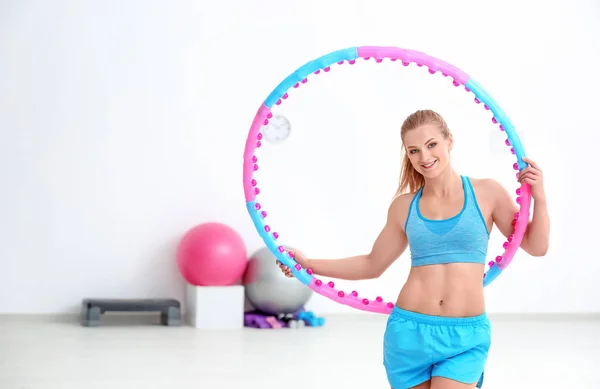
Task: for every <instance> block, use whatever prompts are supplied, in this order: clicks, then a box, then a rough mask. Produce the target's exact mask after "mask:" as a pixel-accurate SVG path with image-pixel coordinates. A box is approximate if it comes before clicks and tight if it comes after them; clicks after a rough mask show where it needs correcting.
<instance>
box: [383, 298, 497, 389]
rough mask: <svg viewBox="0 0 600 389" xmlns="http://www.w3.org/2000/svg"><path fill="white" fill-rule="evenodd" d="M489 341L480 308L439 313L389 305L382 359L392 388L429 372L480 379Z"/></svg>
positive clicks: (415, 382)
mask: <svg viewBox="0 0 600 389" xmlns="http://www.w3.org/2000/svg"><path fill="white" fill-rule="evenodd" d="M490 345H491V326H490V322H489V319H488V317H487V315H486V314H485V313H483V314H481V315H479V316H473V317H443V316H432V315H426V314H422V313H417V312H411V311H406V310H404V309H401V308H399V307H397V306H396V307H394V309H392V312H391V314H390V316H389V318H388V321H387V325H386V330H385V335H384V341H383V365H384V366H385V370H386V374H387V378H388V381H389V383H390V385H391V387H392V388H393V389H407V388H412V387H413V386H416V385H418V384H420V383H423V382H425V381H428V380H430V379H431V377H434V376H440V377H446V378H449V379H452V380H455V381H459V382H462V383H465V384H473V383H474V382H477V387H478V388H481V386H482V384H483V371H484V368H485V363H486V360H487V356H488V351H489V349H490Z"/></svg>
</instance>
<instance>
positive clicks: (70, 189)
mask: <svg viewBox="0 0 600 389" xmlns="http://www.w3.org/2000/svg"><path fill="white" fill-rule="evenodd" d="M569 3H570V4H569ZM206 4H209V5H204V2H200V1H198V2H191V1H176V2H175V1H173V2H166V1H162V2H161V1H104V2H91V1H85V2H84V1H82V2H69V1H55V2H44V1H33V0H30V1H19V2H17V1H13V2H4V3H2V5H1V6H0V7H1V8H0V34H1V35H0V99H1V100H0V131H1V135H2V140H1V142H0V158H1V160H0V166H1V168H0V169H1V170H0V171H1V176H0V181H1V182H2V191H1V192H0V215H2V216H1V220H2V223H1V224H0V228H1V230H0V239H1V244H0V261H1V267H0V312H4V313H7V312H62V311H72V312H75V311H76V310H77V309H78V304H79V302H80V300H81V299H82V298H84V297H89V296H109V297H139V296H143V297H146V296H148V297H153V296H173V297H177V298H181V299H183V282H182V280H181V279H180V277H179V275H178V273H177V270H176V268H175V265H174V258H173V253H174V250H175V245H176V243H177V240H178V239H179V238H180V236H181V235H182V234H183V233H184V232H185V230H186V229H187V228H189V227H190V226H192V225H194V224H197V223H201V222H206V221H212V220H216V221H221V222H224V223H228V224H229V225H231V226H232V227H233V228H235V229H237V230H238V231H239V232H240V233H241V234H242V236H243V238H244V239H245V241H246V243H247V246H248V251H253V250H255V249H257V248H259V247H260V246H261V243H262V242H261V241H260V238H259V237H258V235H257V234H256V232H255V231H254V230H253V226H252V223H251V221H250V218H249V217H248V215H247V213H246V210H245V207H244V202H243V200H244V197H243V190H242V185H241V176H242V153H243V148H244V142H245V139H246V134H247V131H248V129H249V126H250V123H251V121H252V118H253V116H254V113H255V112H256V109H257V108H258V106H259V104H260V103H261V102H262V100H263V99H264V98H265V97H266V96H267V95H268V93H270V91H271V90H272V88H273V87H274V86H275V85H277V84H278V83H279V82H280V81H281V80H282V79H283V78H284V77H285V76H287V75H288V74H289V73H290V72H292V71H293V70H294V69H296V68H297V67H298V66H300V65H301V64H303V63H305V62H306V61H308V60H310V59H313V58H315V57H318V56H320V55H322V54H325V53H328V52H330V51H333V50H336V49H339V48H344V47H350V46H355V45H394V46H400V47H405V48H410V49H415V50H420V51H424V52H426V53H428V54H430V55H433V56H436V57H438V58H440V59H443V60H445V61H448V62H450V63H452V64H454V65H456V66H458V67H459V68H461V69H463V70H464V71H466V72H467V73H469V74H471V75H472V76H473V77H474V78H475V79H477V80H478V81H479V82H480V83H481V84H482V85H483V86H484V87H485V88H486V89H487V90H488V91H489V92H491V94H492V95H493V96H494V97H495V98H496V99H497V101H498V102H499V103H500V105H501V106H502V107H503V108H504V109H505V110H506V111H507V112H508V114H509V116H510V117H511V118H512V120H513V122H514V123H515V124H516V125H517V126H518V127H519V128H520V131H521V132H522V134H523V141H524V144H525V147H526V150H527V151H528V154H529V155H530V156H531V157H532V158H533V159H534V160H536V161H538V162H539V164H540V165H541V166H542V168H543V169H544V172H545V177H546V189H547V193H548V196H549V198H548V200H549V207H550V212H551V217H552V242H551V248H550V251H549V253H548V255H547V257H545V258H542V259H540V258H530V257H528V256H527V255H526V254H524V253H523V252H521V253H519V255H518V257H517V258H516V259H515V260H514V262H513V263H512V264H511V267H510V268H509V270H507V271H506V272H505V274H503V275H502V277H501V278H499V279H498V280H496V281H495V283H494V284H492V285H491V286H490V287H489V288H487V289H486V291H487V296H488V298H489V300H488V310H489V311H490V312H593V311H599V310H600V299H599V298H598V297H600V293H599V292H598V289H597V281H596V280H597V274H598V271H599V270H600V266H599V265H598V259H599V258H598V254H597V249H596V246H595V243H596V242H597V235H596V232H597V229H596V220H597V219H598V217H600V214H599V212H598V208H597V206H596V203H594V202H592V201H593V200H595V196H594V194H595V193H596V192H594V191H593V190H592V188H591V185H592V183H594V184H595V182H594V181H593V180H594V179H595V177H597V171H596V169H597V146H596V145H597V144H598V142H599V141H600V137H599V136H598V126H597V123H596V120H595V119H596V117H597V107H596V105H597V102H598V99H597V93H596V91H597V90H598V88H600V79H599V76H598V72H597V67H598V63H599V58H600V55H599V51H600V50H599V46H598V38H599V37H600V27H599V26H598V24H597V23H595V21H596V20H598V16H600V9H599V8H598V6H597V5H594V4H593V1H592V0H588V1H585V0H577V1H575V0H568V1H567V0H555V1H552V2H548V3H547V4H545V5H544V7H540V6H538V5H533V3H532V2H530V3H526V2H522V3H521V4H519V5H517V1H516V0H510V1H505V2H502V3H496V4H497V6H496V7H491V6H490V5H488V4H489V3H482V2H477V1H474V0H473V1H458V2H457V1H452V2H447V1H433V2H432V1H427V2H398V1H382V0H369V1H368V2H367V1H363V0H336V1H327V2H323V1H317V0H312V1H307V0H304V1H286V2H282V1H276V0H260V1H258V0H257V1H252V2H248V1H237V0H236V1H233V0H229V1H225V0H223V1H220V2H207V3H206ZM530 4H531V5H530ZM543 13H545V14H543ZM561 25H563V26H564V27H563V28H564V29H563V30H562V31H561V30H560V26H561ZM428 107H429V108H434V109H436V110H439V111H440V112H441V113H442V114H443V115H444V116H445V117H446V118H447V120H448V121H449V123H450V125H451V127H452V129H453V131H454V133H455V138H456V144H457V148H456V151H455V153H454V158H455V160H454V161H455V164H456V166H457V168H458V169H459V170H460V171H461V172H462V173H463V174H470V175H473V176H492V177H495V178H497V179H500V180H501V181H502V182H503V183H505V184H506V185H507V186H508V187H509V188H510V190H511V191H512V190H513V189H514V188H516V186H515V182H514V180H513V177H514V172H513V171H512V168H511V165H512V156H511V155H510V154H509V153H508V149H506V150H504V149H503V150H504V152H503V153H502V154H497V153H494V148H493V147H492V146H491V145H497V144H498V142H500V143H501V142H502V141H503V138H502V137H501V134H500V133H499V131H497V130H496V129H495V126H494V125H493V124H492V123H491V121H490V116H489V112H487V111H484V110H483V109H482V108H481V106H477V105H476V104H474V103H473V102H472V97H471V95H469V94H467V93H466V92H464V91H463V90H462V88H453V87H452V86H451V84H450V82H449V81H448V80H447V79H443V78H442V77H441V76H439V75H435V76H430V75H429V74H427V71H426V70H424V69H418V68H416V67H414V66H411V67H409V68H403V67H402V66H401V65H399V64H394V65H392V64H389V63H384V64H380V65H375V63H373V62H364V61H359V62H358V63H357V65H355V67H354V68H350V67H348V66H347V65H344V67H334V68H333V70H332V72H331V73H330V74H328V75H325V76H322V75H319V76H316V77H314V78H312V79H311V81H310V82H309V84H308V85H306V86H304V87H303V88H301V89H299V90H297V91H294V93H291V97H290V99H289V100H288V101H287V102H286V103H285V104H284V105H282V106H281V107H280V108H278V110H279V112H282V113H284V114H285V115H286V116H288V117H289V118H290V120H291V122H292V126H293V134H292V137H291V138H290V139H289V140H288V141H286V142H285V143H283V144H280V145H277V146H274V145H270V144H265V147H263V148H261V149H260V152H259V158H260V162H259V165H260V171H259V173H260V174H259V176H258V179H259V180H260V183H261V185H260V186H261V189H262V190H263V193H264V195H263V196H262V198H261V202H262V203H263V204H264V205H265V207H266V209H267V211H268V212H269V215H270V217H271V218H272V221H271V224H272V225H273V226H274V227H275V228H276V230H277V231H279V233H280V235H281V237H282V240H283V241H284V242H286V243H288V244H291V245H294V246H296V247H300V248H302V249H303V250H304V251H305V252H307V253H308V254H310V255H315V256H319V257H327V256H332V257H339V256H345V255H354V254H358V253H362V252H366V251H367V250H368V249H369V248H370V247H371V244H372V242H373V240H374V238H375V237H376V235H377V234H378V232H379V229H380V228H381V226H382V224H383V221H384V218H385V211H386V208H387V206H388V203H389V199H390V196H391V195H392V194H393V192H394V191H395V189H396V184H397V179H398V177H397V175H398V169H399V156H398V152H399V148H400V144H399V138H398V128H399V125H400V123H401V121H402V119H403V118H404V117H405V116H406V115H407V114H409V113H410V112H412V111H413V110H415V109H418V108H428ZM501 243H502V239H501V238H500V237H499V235H498V233H494V236H493V238H492V242H491V244H490V248H491V249H490V258H493V257H494V256H495V255H497V254H498V253H499V252H500V249H501ZM408 266H409V257H408V253H407V254H406V255H404V256H403V257H402V258H401V259H400V260H399V261H398V262H397V263H396V264H394V265H393V266H392V268H391V269H390V270H389V271H388V272H387V273H386V274H385V275H384V276H383V277H381V278H380V279H379V280H376V281H369V282H361V283H352V282H338V285H340V284H341V285H342V286H344V287H345V289H349V288H353V289H354V288H356V289H358V290H359V291H360V292H361V293H365V294H368V295H370V296H372V297H374V296H375V295H379V294H380V295H382V296H384V297H385V298H386V299H395V296H396V294H397V292H398V290H399V288H400V287H401V285H402V283H403V282H404V280H405V278H406V275H407V272H408ZM308 308H310V309H313V310H315V311H316V312H317V313H321V314H323V313H328V312H340V311H347V309H346V308H345V307H343V306H340V305H336V304H334V303H331V302H330V301H328V300H324V299H323V298H321V297H320V296H316V297H315V298H313V299H312V300H311V302H310V304H309V307H308Z"/></svg>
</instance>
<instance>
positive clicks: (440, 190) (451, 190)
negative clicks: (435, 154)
mask: <svg viewBox="0 0 600 389" xmlns="http://www.w3.org/2000/svg"><path fill="white" fill-rule="evenodd" d="M462 190H463V183H462V178H461V176H460V174H458V173H457V172H455V171H454V169H452V168H451V167H448V168H446V169H445V170H444V171H443V172H442V173H441V174H440V175H439V176H437V177H435V178H426V179H425V186H424V187H423V192H424V194H427V195H428V196H433V197H439V198H448V197H451V196H453V195H455V194H456V193H457V192H458V191H461V192H462Z"/></svg>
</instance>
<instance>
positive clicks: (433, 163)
mask: <svg viewBox="0 0 600 389" xmlns="http://www.w3.org/2000/svg"><path fill="white" fill-rule="evenodd" d="M437 161H438V160H437V159H436V160H435V161H433V162H430V163H428V164H427V165H421V167H422V168H423V169H431V168H432V167H434V166H435V164H436V163H437Z"/></svg>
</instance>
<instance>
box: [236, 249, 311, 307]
mask: <svg viewBox="0 0 600 389" xmlns="http://www.w3.org/2000/svg"><path fill="white" fill-rule="evenodd" d="M284 247H285V248H286V250H292V251H294V249H293V248H291V247H288V246H284ZM276 260H277V258H276V257H275V256H274V255H273V253H271V251H270V250H269V249H268V248H267V247H263V248H261V249H259V250H257V251H255V252H254V253H253V254H252V255H251V256H250V259H249V261H248V267H247V268H246V274H245V277H244V286H245V293H246V298H247V299H248V301H250V303H251V304H252V306H253V307H254V308H256V309H257V310H259V311H262V312H264V313H269V314H272V315H279V314H288V313H294V312H298V311H299V310H300V309H301V308H302V307H303V306H304V305H305V304H306V303H307V302H308V300H309V299H310V297H311V296H312V293H313V291H312V290H311V289H310V288H309V287H308V286H306V285H304V284H302V283H301V282H300V281H298V280H297V279H296V278H288V277H286V276H285V275H284V274H283V272H282V271H281V269H280V268H279V266H277V264H276V262H275V261H276Z"/></svg>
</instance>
